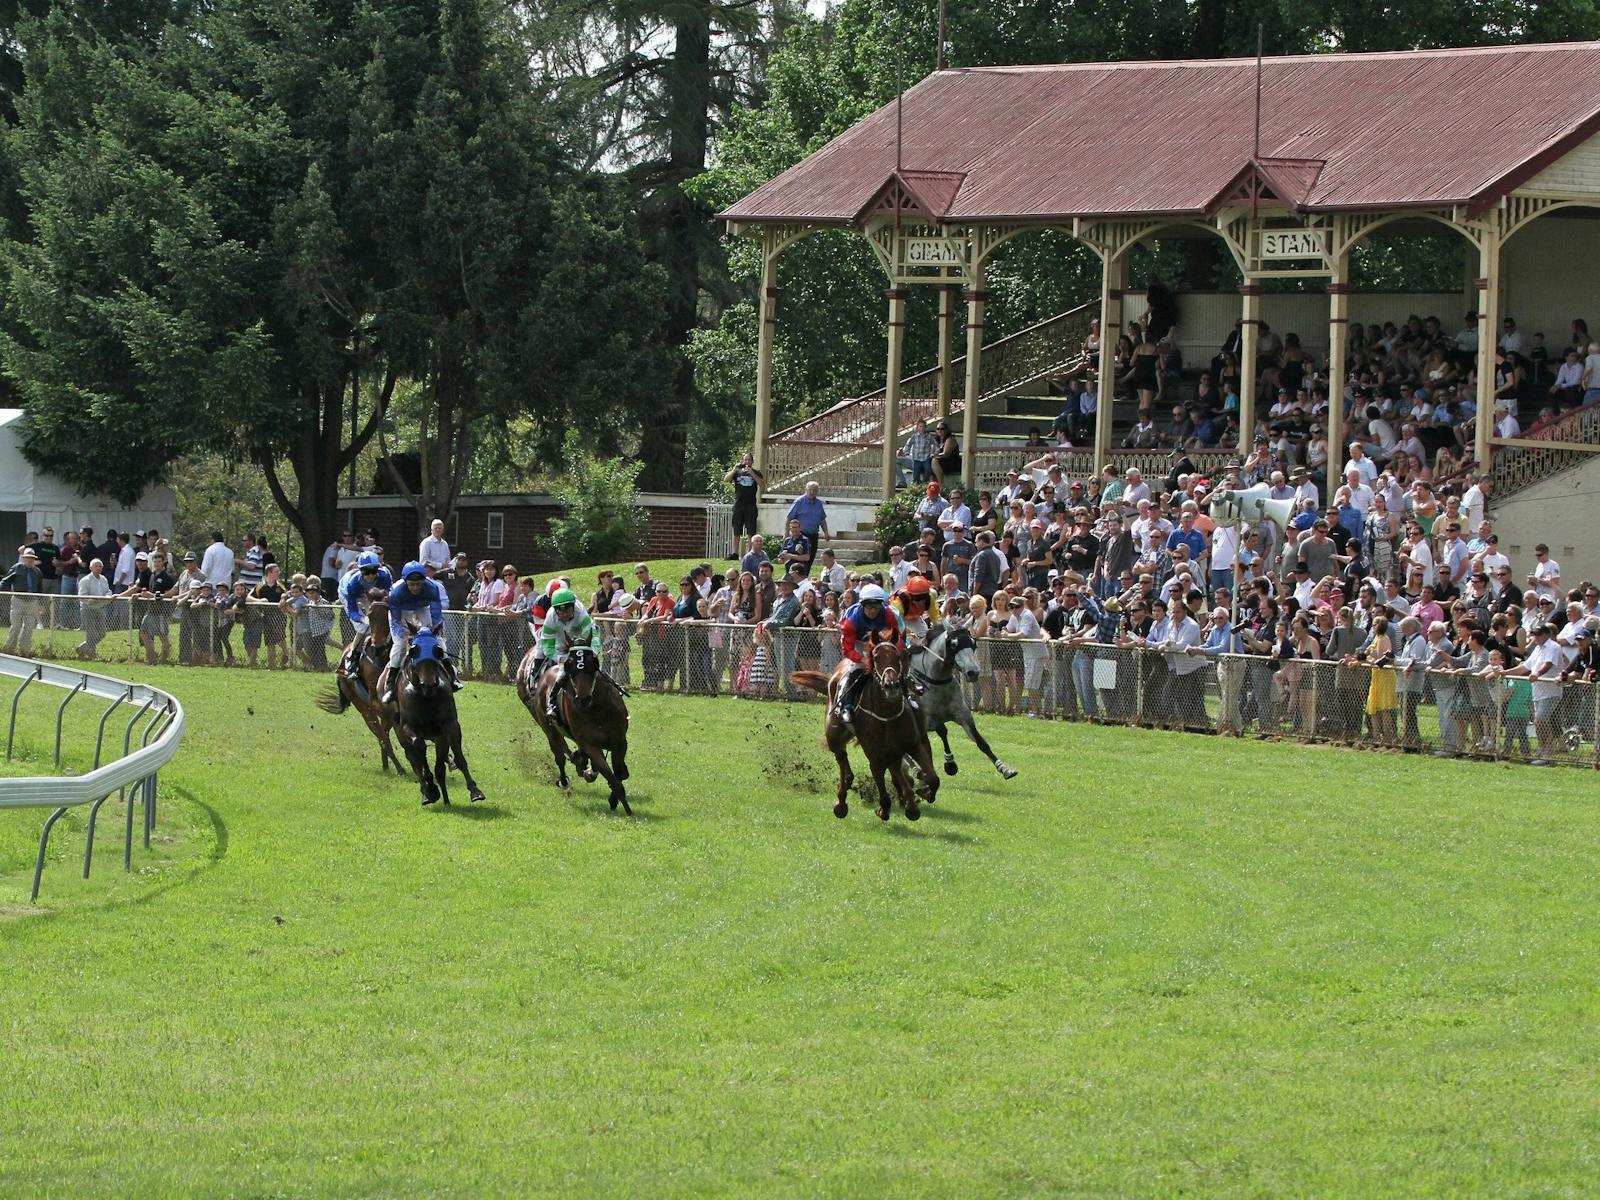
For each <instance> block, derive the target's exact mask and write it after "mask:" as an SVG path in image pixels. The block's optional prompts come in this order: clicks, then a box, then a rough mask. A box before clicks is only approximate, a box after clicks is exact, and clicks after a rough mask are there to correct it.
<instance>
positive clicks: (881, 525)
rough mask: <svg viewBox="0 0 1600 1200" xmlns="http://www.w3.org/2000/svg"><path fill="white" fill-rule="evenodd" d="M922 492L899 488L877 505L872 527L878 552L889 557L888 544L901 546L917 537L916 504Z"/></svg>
mask: <svg viewBox="0 0 1600 1200" xmlns="http://www.w3.org/2000/svg"><path fill="white" fill-rule="evenodd" d="M923 495H924V493H922V492H919V491H918V490H917V489H916V488H901V489H900V490H899V491H898V492H896V493H895V494H894V495H893V496H891V497H890V498H889V499H887V500H885V501H884V502H883V503H882V504H880V505H878V516H877V520H876V522H875V523H874V529H875V531H876V533H877V535H878V552H879V555H880V556H881V557H883V558H888V557H889V547H890V546H903V545H905V544H906V543H907V542H911V541H915V540H916V537H917V516H916V513H917V504H918V502H919V501H920V500H921V499H922V497H923Z"/></svg>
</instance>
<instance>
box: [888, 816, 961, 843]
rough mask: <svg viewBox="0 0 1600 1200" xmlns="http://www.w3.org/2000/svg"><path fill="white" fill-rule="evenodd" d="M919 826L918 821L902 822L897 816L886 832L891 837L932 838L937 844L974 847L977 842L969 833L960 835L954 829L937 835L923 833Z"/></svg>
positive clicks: (928, 832) (942, 830) (890, 822)
mask: <svg viewBox="0 0 1600 1200" xmlns="http://www.w3.org/2000/svg"><path fill="white" fill-rule="evenodd" d="M923 812H924V813H926V812H927V809H923ZM920 825H921V822H920V821H917V822H912V821H903V820H900V819H899V817H898V815H897V816H896V817H894V818H891V819H890V821H889V825H888V829H887V830H886V832H887V833H888V834H889V835H890V836H892V837H900V838H908V837H916V838H932V839H933V840H934V841H938V842H958V843H960V844H961V845H966V846H970V845H975V844H976V843H977V840H978V839H977V838H975V837H973V836H972V835H971V834H970V833H961V832H959V831H958V830H955V829H941V830H939V831H938V832H937V833H934V832H932V831H925V830H923V829H920V828H918V826H920Z"/></svg>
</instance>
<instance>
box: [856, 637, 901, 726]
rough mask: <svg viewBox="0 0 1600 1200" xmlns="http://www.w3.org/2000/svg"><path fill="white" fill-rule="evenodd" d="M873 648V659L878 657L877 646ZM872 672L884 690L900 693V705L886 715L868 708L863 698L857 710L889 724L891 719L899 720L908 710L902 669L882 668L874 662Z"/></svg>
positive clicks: (889, 692) (893, 693)
mask: <svg viewBox="0 0 1600 1200" xmlns="http://www.w3.org/2000/svg"><path fill="white" fill-rule="evenodd" d="M880 644H882V643H880ZM873 649H874V653H873V655H872V657H873V659H876V658H877V654H876V649H877V647H874V648H873ZM870 672H871V675H872V678H873V680H874V681H875V682H876V683H877V685H878V687H879V688H881V689H882V690H883V691H884V692H886V693H888V694H890V695H896V694H898V695H899V697H900V706H899V707H898V708H896V709H895V710H894V712H892V713H889V714H888V715H887V716H885V715H884V714H882V713H875V712H873V711H872V709H870V708H868V707H867V705H866V702H865V699H864V698H863V701H862V703H861V704H859V705H858V706H857V711H859V712H861V713H864V714H865V715H866V716H869V717H871V718H872V719H873V720H874V721H878V722H881V723H882V724H885V725H887V724H888V723H889V722H890V721H894V720H898V719H899V718H900V717H901V716H902V715H904V713H905V711H906V693H905V689H904V688H903V687H901V686H900V669H899V668H898V667H884V668H882V669H881V670H880V669H879V668H878V666H877V665H876V663H875V662H874V665H873V666H872V667H871V668H870Z"/></svg>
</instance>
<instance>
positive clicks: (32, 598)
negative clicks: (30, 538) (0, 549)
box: [0, 546, 44, 655]
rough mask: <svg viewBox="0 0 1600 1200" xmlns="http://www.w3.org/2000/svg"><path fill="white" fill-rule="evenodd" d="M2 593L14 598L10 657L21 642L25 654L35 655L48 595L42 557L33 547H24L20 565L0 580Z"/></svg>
mask: <svg viewBox="0 0 1600 1200" xmlns="http://www.w3.org/2000/svg"><path fill="white" fill-rule="evenodd" d="M0 591H5V592H10V593H11V594H12V595H11V632H10V633H9V634H7V635H6V647H5V649H6V653H7V654H10V653H11V652H12V651H14V650H16V649H17V647H18V639H19V638H20V640H21V648H22V653H23V654H25V655H26V654H31V653H33V626H34V623H35V622H36V621H37V620H38V618H39V612H40V607H39V606H40V604H41V601H40V600H39V599H38V597H40V596H42V595H43V593H44V572H43V571H42V570H40V568H39V554H38V551H36V550H35V549H34V548H33V547H32V546H23V547H22V548H21V550H19V551H18V553H17V562H16V565H15V566H13V567H12V568H11V570H9V571H8V572H6V575H5V578H3V579H0Z"/></svg>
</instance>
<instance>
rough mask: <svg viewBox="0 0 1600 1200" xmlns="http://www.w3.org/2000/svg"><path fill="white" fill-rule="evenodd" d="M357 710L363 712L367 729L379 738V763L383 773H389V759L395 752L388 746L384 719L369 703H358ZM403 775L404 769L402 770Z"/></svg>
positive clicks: (362, 716)
mask: <svg viewBox="0 0 1600 1200" xmlns="http://www.w3.org/2000/svg"><path fill="white" fill-rule="evenodd" d="M356 711H357V712H359V713H360V714H361V719H362V720H363V721H365V722H366V725H367V729H368V730H369V731H370V732H371V734H372V736H373V737H375V738H377V739H378V764H379V765H380V766H381V767H382V768H383V773H384V774H385V775H387V774H388V773H389V759H390V758H391V757H392V756H393V754H394V752H393V751H392V750H391V749H390V748H389V746H388V744H387V743H388V738H387V737H386V736H385V735H384V729H383V721H382V719H381V718H380V717H379V716H378V714H377V713H376V712H375V711H373V709H372V707H371V706H370V705H367V704H359V703H358V704H357V705H356ZM400 773H401V774H402V775H404V774H405V772H404V771H401V772H400Z"/></svg>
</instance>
